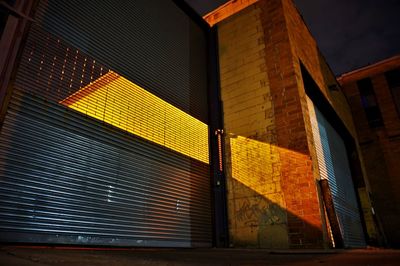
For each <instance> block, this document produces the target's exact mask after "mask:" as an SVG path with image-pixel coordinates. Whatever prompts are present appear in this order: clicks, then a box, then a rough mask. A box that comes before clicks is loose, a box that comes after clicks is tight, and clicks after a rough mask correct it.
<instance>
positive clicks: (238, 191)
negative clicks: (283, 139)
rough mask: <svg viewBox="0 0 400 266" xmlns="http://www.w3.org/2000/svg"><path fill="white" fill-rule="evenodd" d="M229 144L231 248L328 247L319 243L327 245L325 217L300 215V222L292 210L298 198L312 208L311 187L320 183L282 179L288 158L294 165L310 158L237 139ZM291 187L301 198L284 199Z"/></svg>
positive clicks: (246, 139)
mask: <svg viewBox="0 0 400 266" xmlns="http://www.w3.org/2000/svg"><path fill="white" fill-rule="evenodd" d="M225 141H226V147H227V150H226V153H227V162H226V163H227V166H228V167H227V169H226V171H227V177H228V178H227V180H228V181H227V190H228V216H229V230H230V236H231V245H232V246H239V247H259V248H282V249H283V248H289V247H294V246H296V245H298V246H299V247H300V246H301V247H307V246H309V247H322V243H316V242H315V239H321V241H322V231H321V228H322V227H321V224H320V217H315V215H309V214H308V213H307V212H300V213H302V214H303V215H302V216H298V215H296V214H294V212H293V211H292V210H291V209H290V208H288V206H287V201H288V200H292V197H294V198H297V200H296V202H299V200H298V199H299V198H301V199H302V200H303V199H304V201H305V202H306V201H307V200H308V197H309V195H308V194H309V191H310V186H315V183H312V184H311V183H307V184H299V183H297V184H287V183H285V182H284V180H282V178H281V177H282V172H283V168H282V165H281V160H280V157H281V156H282V155H283V154H284V156H286V157H288V156H289V157H290V156H291V157H293V158H294V159H295V160H294V162H295V161H296V160H299V161H302V160H304V159H305V158H308V156H306V155H303V154H300V153H297V152H293V151H289V150H287V149H283V148H280V147H277V146H275V145H272V144H269V143H264V142H261V141H257V140H253V139H249V138H246V137H242V136H235V135H232V134H230V135H228V136H227V137H226V139H225ZM301 163H303V164H304V162H301ZM299 175H301V173H299ZM299 180H300V178H299ZM285 186H297V187H298V189H297V192H296V193H295V195H290V197H289V196H288V195H284V192H283V191H284V189H285ZM291 206H293V204H291ZM310 207H311V208H312V206H310ZM315 208H318V206H315ZM313 212H314V213H315V209H314V210H313ZM296 213H299V211H298V210H297V211H296ZM317 213H318V211H317ZM306 234H307V235H306Z"/></svg>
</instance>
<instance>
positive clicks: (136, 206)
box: [0, 0, 212, 247]
mask: <svg viewBox="0 0 400 266" xmlns="http://www.w3.org/2000/svg"><path fill="white" fill-rule="evenodd" d="M132 2H133V3H132ZM123 3H124V6H118V5H116V4H115V1H100V2H98V1H55V0H53V1H40V3H39V6H38V9H37V12H36V15H35V23H34V24H33V25H32V27H31V29H30V32H29V35H28V39H27V43H26V45H25V48H24V51H23V54H22V59H21V62H20V65H19V68H18V73H17V77H16V80H15V83H14V91H13V95H12V99H11V102H10V105H9V108H8V111H7V115H6V119H5V122H4V125H3V126H2V128H1V133H0V175H1V179H0V183H1V184H0V231H1V234H0V240H1V241H8V242H10V241H11V242H32V243H61V244H96V245H130V246H168V247H193V246H210V245H211V239H212V233H211V231H212V223H211V202H210V180H209V175H210V170H209V162H208V126H207V116H208V111H207V110H208V107H207V88H206V82H207V76H206V68H205V60H206V54H205V53H206V51H205V49H206V48H205V34H204V32H203V31H202V30H201V29H200V28H199V27H198V26H197V25H196V24H195V23H194V22H193V21H191V20H190V18H188V17H187V15H186V14H185V13H183V12H182V11H181V10H180V9H179V8H178V7H177V6H175V5H174V4H173V3H172V2H171V1H144V0H143V1H126V2H125V1H124V2H123ZM60 12H61V13H60ZM85 16H86V17H85ZM157 18H158V20H160V19H161V21H163V23H156V22H155V21H157Z"/></svg>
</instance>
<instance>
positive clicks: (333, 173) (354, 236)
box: [307, 98, 366, 247]
mask: <svg viewBox="0 0 400 266" xmlns="http://www.w3.org/2000/svg"><path fill="white" fill-rule="evenodd" d="M307 101H308V107H309V112H310V118H311V124H312V130H313V135H314V144H315V147H316V152H317V156H318V166H319V172H320V176H321V178H324V179H328V183H329V188H330V190H331V192H332V196H333V204H334V206H335V210H336V214H337V216H338V220H339V224H340V227H341V230H342V235H343V240H344V245H345V246H346V247H364V246H365V245H366V244H365V238H364V233H363V229H362V225H361V219H360V212H359V209H358V204H357V199H356V194H355V190H354V185H353V181H352V177H351V172H350V166H349V160H348V157H347V152H346V146H345V144H344V141H343V139H342V138H341V137H340V135H339V134H338V133H337V132H336V130H335V129H334V128H333V127H332V125H331V124H330V123H329V122H328V121H327V120H326V118H325V117H324V115H323V114H322V113H321V112H320V111H319V110H318V108H317V107H316V106H315V105H314V104H313V103H312V101H311V100H310V99H309V98H308V99H307Z"/></svg>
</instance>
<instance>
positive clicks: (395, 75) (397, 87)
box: [385, 68, 400, 117]
mask: <svg viewBox="0 0 400 266" xmlns="http://www.w3.org/2000/svg"><path fill="white" fill-rule="evenodd" d="M385 77H386V81H387V83H388V86H389V89H390V92H391V93H392V97H393V102H394V104H395V105H396V109H397V114H398V115H399V117H400V68H398V69H393V70H391V71H388V72H386V73H385Z"/></svg>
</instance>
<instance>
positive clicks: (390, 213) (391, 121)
mask: <svg viewBox="0 0 400 266" xmlns="http://www.w3.org/2000/svg"><path fill="white" fill-rule="evenodd" d="M338 80H339V82H340V84H341V86H342V89H343V92H344V93H345V95H346V97H347V100H348V102H349V104H350V106H351V111H352V113H353V116H354V117H357V119H355V126H356V129H357V135H358V139H359V142H360V147H361V154H362V157H363V158H364V161H365V164H364V165H365V169H366V173H367V176H368V182H369V187H370V198H371V200H372V202H373V208H374V211H375V213H376V219H377V222H378V224H379V226H380V230H381V232H382V233H383V234H384V237H385V238H386V242H387V244H388V245H389V246H393V247H399V245H400V242H399V239H400V230H399V226H398V225H399V224H400V209H399V206H400V191H399V187H400V165H399V159H400V56H394V57H392V58H389V59H386V60H383V61H380V62H377V63H375V64H371V65H369V66H366V67H363V68H360V69H357V70H354V71H351V72H349V73H345V74H343V75H341V76H340V77H339V79H338Z"/></svg>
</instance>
